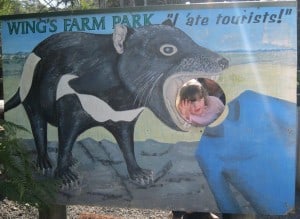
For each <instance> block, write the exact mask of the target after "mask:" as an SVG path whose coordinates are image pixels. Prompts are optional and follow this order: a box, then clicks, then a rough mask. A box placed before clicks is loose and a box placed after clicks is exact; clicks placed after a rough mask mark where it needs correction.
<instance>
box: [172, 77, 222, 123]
mask: <svg viewBox="0 0 300 219" xmlns="http://www.w3.org/2000/svg"><path fill="white" fill-rule="evenodd" d="M225 105H226V97H225V94H224V91H223V90H222V88H221V87H220V86H219V85H218V83H217V82H215V81H214V80H211V79H208V78H197V79H192V80H190V81H188V82H186V83H185V84H183V86H182V87H181V88H180V89H179V91H178V94H177V97H176V109H177V111H178V113H179V115H180V116H181V117H182V118H183V119H184V120H185V121H186V122H187V123H189V124H191V125H192V126H195V127H205V126H208V125H210V124H211V123H213V122H215V121H216V120H217V119H218V118H219V117H220V116H221V114H222V113H223V111H224V110H225Z"/></svg>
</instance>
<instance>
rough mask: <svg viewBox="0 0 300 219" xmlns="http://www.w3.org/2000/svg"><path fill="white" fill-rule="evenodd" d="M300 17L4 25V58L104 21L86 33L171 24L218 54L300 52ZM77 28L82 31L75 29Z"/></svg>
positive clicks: (211, 11) (76, 18)
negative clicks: (299, 46)
mask: <svg viewBox="0 0 300 219" xmlns="http://www.w3.org/2000/svg"><path fill="white" fill-rule="evenodd" d="M296 11H297V10H296V7H290V6H289V7H284V6H280V7H278V6H276V7H245V8H234V7H233V8H228V7H226V8H206V9H193V8H192V7H191V8H190V9H181V10H177V9H176V10H165V11H139V12H131V13H125V12H124V13H102V14H88V15H72V16H68V15H64V16H56V17H39V18H32V19H15V20H3V21H2V42H3V54H8V53H16V52H30V51H31V50H32V49H33V48H34V47H35V46H36V45H37V44H38V43H39V42H40V41H42V40H43V39H45V38H47V37H49V36H50V35H52V34H55V33H58V32H62V31H82V29H80V28H82V22H86V26H85V27H87V26H89V27H92V20H93V19H96V20H98V21H100V19H101V18H102V19H104V21H105V22H104V23H102V24H104V26H101V27H100V28H96V30H86V29H87V28H85V30H84V31H85V32H91V33H97V34H110V33H112V32H113V26H114V24H115V23H117V22H122V23H124V24H125V25H126V24H127V25H130V26H139V25H145V24H147V22H148V23H149V22H150V23H151V24H160V23H162V22H163V21H164V20H166V19H168V18H170V19H171V20H173V22H175V26H176V27H178V28H180V29H181V30H183V31H184V32H186V33H187V34H188V35H189V36H190V37H191V38H192V39H193V40H194V41H196V42H197V43H198V44H199V45H201V46H204V47H207V48H209V49H211V50H213V51H221V52H230V51H257V50H276V49H296V45H297V44H296V43H297V33H296V31H297V30H296V27H297V25H296ZM25 22H27V23H29V24H33V23H34V24H35V27H37V26H38V25H37V24H39V27H38V28H39V31H38V29H36V28H33V29H29V30H28V29H26V27H25V26H24V24H25ZM39 22H40V23H39ZM74 22H75V24H78V25H77V26H76V25H72V24H74ZM13 25H15V29H14V31H12V30H13V29H12V26H13ZM22 25H23V26H22ZM17 27H18V28H17ZM76 27H78V28H76ZM43 28H45V29H43ZM90 29H91V28H90ZM17 30H18V31H17ZM17 32H18V34H17ZM41 32H42V33H41Z"/></svg>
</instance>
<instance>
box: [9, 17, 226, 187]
mask: <svg viewBox="0 0 300 219" xmlns="http://www.w3.org/2000/svg"><path fill="white" fill-rule="evenodd" d="M227 66H228V61H227V59H225V58H223V57H222V56H220V55H218V54H217V53H214V52H212V51H209V50H208V49H205V48H203V47H201V46H199V45H197V44H196V43H195V42H194V41H193V40H192V39H191V38H190V37H189V36H188V35H187V34H185V33H184V32H182V31H181V30H179V29H178V28H175V27H174V25H173V24H172V22H171V21H169V20H167V21H165V22H164V23H162V24H160V25H149V26H145V27H139V28H137V29H131V28H129V27H126V26H122V25H117V26H116V27H115V30H114V33H113V34H108V35H101V34H91V33H81V32H63V33H58V34H54V35H52V36H50V37H49V38H47V39H45V40H44V41H42V42H41V43H39V44H38V45H37V46H36V47H35V48H34V49H33V51H32V53H31V54H30V55H29V56H28V58H27V60H26V62H25V65H24V68H23V73H22V78H21V82H20V87H19V89H18V91H17V92H16V93H15V94H14V96H13V97H12V98H11V99H10V100H9V101H8V102H7V103H6V104H5V111H8V110H10V109H12V108H14V107H16V106H17V105H19V104H21V103H22V104H23V106H24V108H25V110H26V112H27V115H28V118H29V120H30V124H31V128H32V133H33V136H34V140H35V145H36V149H37V153H38V160H37V163H38V166H39V167H40V168H42V169H49V168H52V165H51V163H50V161H49V158H48V155H47V123H50V124H52V125H54V126H56V127H57V128H58V138H59V139H58V141H59V150H58V161H57V168H56V170H55V176H56V177H59V178H62V179H64V181H65V182H70V181H73V180H76V179H77V176H76V174H74V173H73V172H72V171H71V170H70V166H71V165H72V163H73V157H72V147H73V144H74V142H75V141H76V138H77V137H78V135H79V134H81V133H82V132H84V131H85V130H87V129H89V128H91V127H95V126H103V127H104V128H106V129H107V130H108V131H110V132H111V133H112V134H113V136H114V137H115V139H116V141H117V143H118V145H119V147H120V149H121V151H122V153H123V156H124V159H125V161H126V164H127V169H128V173H129V176H130V178H131V179H132V180H134V181H136V182H137V183H140V184H148V183H149V182H150V181H151V179H152V178H153V176H152V175H153V173H152V171H150V170H145V169H142V168H141V167H140V166H139V165H138V164H137V162H136V159H135V154H134V138H133V135H134V127H135V123H136V121H137V119H138V117H139V115H140V114H141V112H142V111H143V109H144V108H145V107H148V108H149V109H150V110H151V111H152V112H153V113H154V114H155V115H156V116H157V117H158V118H159V119H160V120H161V121H162V122H164V123H165V124H166V125H167V126H169V127H170V128H172V129H175V130H183V129H184V128H183V127H184V126H183V121H182V119H181V117H180V116H179V115H178V112H177V110H176V107H175V99H176V95H177V91H178V89H179V88H178V87H180V86H181V85H182V84H183V83H184V82H186V81H187V80H190V79H192V78H199V77H208V78H211V77H214V76H216V75H218V74H219V73H220V72H221V71H222V70H224V69H225V68H226V67H227Z"/></svg>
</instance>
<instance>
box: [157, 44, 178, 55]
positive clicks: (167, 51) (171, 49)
mask: <svg viewBox="0 0 300 219" xmlns="http://www.w3.org/2000/svg"><path fill="white" fill-rule="evenodd" d="M159 51H160V52H161V53H162V54H163V55H165V56H172V55H174V54H175V53H176V52H177V47H176V46H174V45H171V44H164V45H162V46H161V47H160V49H159Z"/></svg>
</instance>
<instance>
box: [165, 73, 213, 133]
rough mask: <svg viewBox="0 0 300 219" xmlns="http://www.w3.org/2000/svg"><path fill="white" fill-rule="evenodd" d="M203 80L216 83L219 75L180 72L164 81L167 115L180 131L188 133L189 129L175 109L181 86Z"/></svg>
mask: <svg viewBox="0 0 300 219" xmlns="http://www.w3.org/2000/svg"><path fill="white" fill-rule="evenodd" d="M199 78H205V79H209V80H211V81H214V82H215V81H216V80H217V79H218V78H219V75H213V76H212V75H211V74H207V73H203V72H200V73H199V72H195V73H191V72H180V73H177V74H174V75H172V76H170V77H169V78H167V79H166V81H165V83H164V87H163V98H164V102H165V104H166V107H167V109H168V111H169V114H170V116H171V118H172V120H173V122H174V123H175V124H176V125H177V127H178V128H180V129H181V130H182V131H188V130H189V127H188V126H187V125H186V123H187V122H186V121H185V119H183V117H182V115H181V114H180V113H179V111H178V109H177V104H178V101H179V100H178V94H179V92H180V89H181V88H182V87H183V85H184V84H185V83H186V82H188V81H190V80H192V79H196V80H197V79H199Z"/></svg>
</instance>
